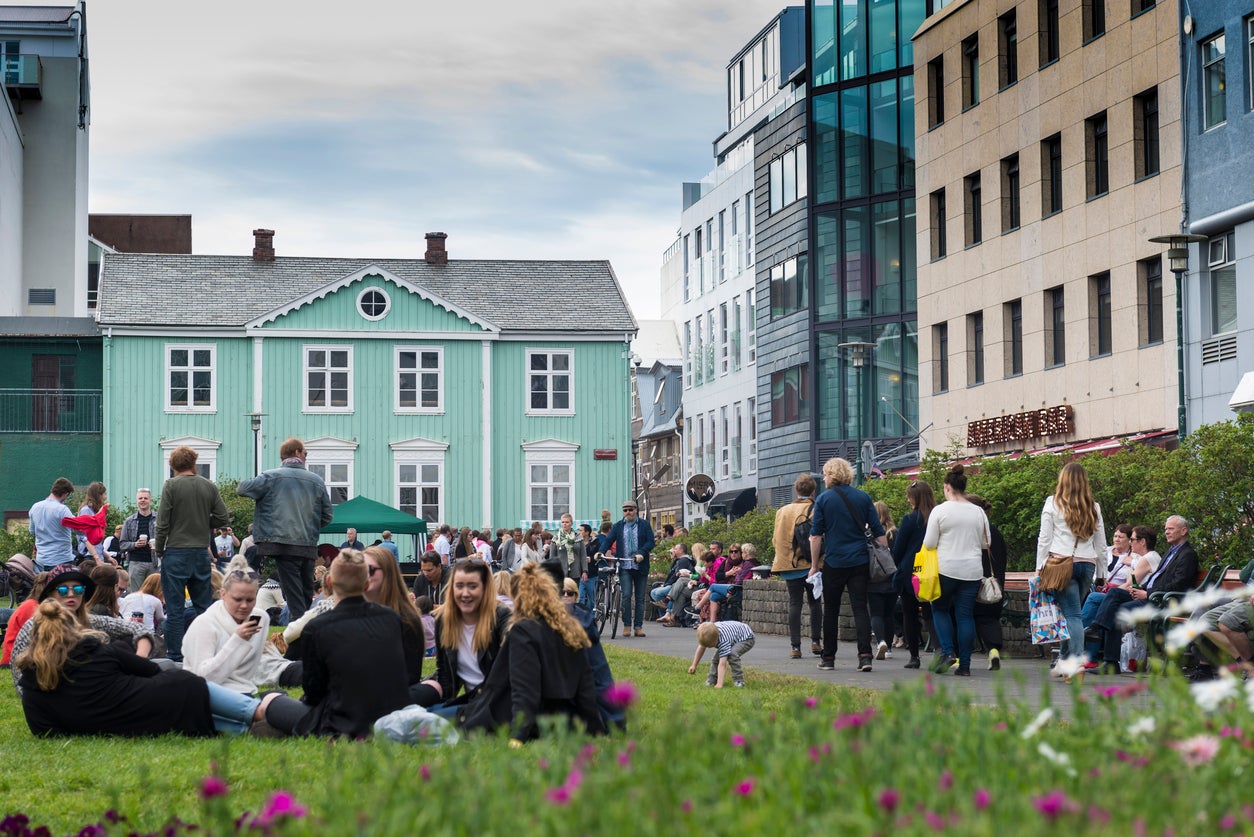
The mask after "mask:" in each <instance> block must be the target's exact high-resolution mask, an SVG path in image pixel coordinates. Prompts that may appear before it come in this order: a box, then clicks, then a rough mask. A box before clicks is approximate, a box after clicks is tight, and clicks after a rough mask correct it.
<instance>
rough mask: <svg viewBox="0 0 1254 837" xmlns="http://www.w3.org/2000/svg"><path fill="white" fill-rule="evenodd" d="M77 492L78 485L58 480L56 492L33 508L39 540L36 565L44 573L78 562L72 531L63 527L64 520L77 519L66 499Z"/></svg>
mask: <svg viewBox="0 0 1254 837" xmlns="http://www.w3.org/2000/svg"><path fill="white" fill-rule="evenodd" d="M73 491H74V483H72V482H70V481H69V480H67V479H66V478H65V477H57V478H56V481H55V482H53V483H52V492H51V493H50V494H49V495H48V496H47V497H45V498H44V499H42V500H40V501H39V502H38V503H36V504H35V505H33V506H31V507H30V512H29V513H28V514H29V516H30V533H31V534H32V535H34V536H35V564H36V565H37V566H38V567H39V569H40V571H47V570H51V569H52V568H53V567H56V566H59V565H61V564H69V563H72V562H73V561H74V552H73V550H72V549H71V547H70V530H69V529H66V528H65V527H64V526H62V525H61V521H62V520H64V519H65V518H67V517H73V516H74V512H72V511H70V509H69V507H68V506H66V505H65V498H66V497H69V496H70V493H71V492H73Z"/></svg>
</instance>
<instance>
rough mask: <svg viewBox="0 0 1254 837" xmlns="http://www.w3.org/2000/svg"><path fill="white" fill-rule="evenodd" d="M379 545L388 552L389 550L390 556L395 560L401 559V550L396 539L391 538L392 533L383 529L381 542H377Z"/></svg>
mask: <svg viewBox="0 0 1254 837" xmlns="http://www.w3.org/2000/svg"><path fill="white" fill-rule="evenodd" d="M379 546H381V547H383V548H384V549H386V550H387V551H388V552H391V553H392V557H393V558H395V559H396V560H397V561H399V560H401V550H400V548H399V547H398V546H397V545H396V541H394V540H392V533H391V532H389V531H388V530H387V529H384V530H383V543H381V544H379Z"/></svg>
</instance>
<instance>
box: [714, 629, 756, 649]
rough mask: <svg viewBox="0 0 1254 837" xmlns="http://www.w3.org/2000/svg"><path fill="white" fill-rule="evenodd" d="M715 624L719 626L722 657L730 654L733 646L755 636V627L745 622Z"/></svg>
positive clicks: (719, 647)
mask: <svg viewBox="0 0 1254 837" xmlns="http://www.w3.org/2000/svg"><path fill="white" fill-rule="evenodd" d="M714 626H715V627H716V628H718V646H717V648H718V655H719V656H720V657H727V656H730V655H731V652H732V647H733V646H735V645H736V644H737V643H740V642H744V641H745V640H749V639H753V638H754V636H753V628H750V627H749V626H748V625H746V624H745V623H744V622H731V621H728V622H715V623H714Z"/></svg>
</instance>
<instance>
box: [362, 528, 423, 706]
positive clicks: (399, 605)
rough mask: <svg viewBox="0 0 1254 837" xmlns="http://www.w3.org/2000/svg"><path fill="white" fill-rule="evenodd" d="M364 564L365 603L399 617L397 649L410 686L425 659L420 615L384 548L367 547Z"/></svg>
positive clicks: (393, 559)
mask: <svg viewBox="0 0 1254 837" xmlns="http://www.w3.org/2000/svg"><path fill="white" fill-rule="evenodd" d="M362 557H363V558H364V559H365V561H366V572H367V574H368V576H369V578H368V581H367V582H366V601H368V602H374V603H375V604H380V605H383V606H384V607H390V608H391V609H392V610H394V611H396V615H397V616H399V617H401V645H402V646H403V647H404V649H405V673H406V680H405V682H406V683H408V684H409V685H410V686H414V685H416V684H418V683H419V682H421V681H422V661H423V659H424V658H425V657H426V651H427V634H426V631H425V630H423V627H422V614H421V613H419V612H418V608H417V607H415V606H414V603H413V600H411V599H410V598H409V588H408V587H406V586H405V579H404V578H403V577H402V576H401V568H400V565H399V564H397V563H396V556H395V555H393V554H392V550H390V549H388V548H387V547H386V546H369V547H366V549H365V551H364V552H363V553H362Z"/></svg>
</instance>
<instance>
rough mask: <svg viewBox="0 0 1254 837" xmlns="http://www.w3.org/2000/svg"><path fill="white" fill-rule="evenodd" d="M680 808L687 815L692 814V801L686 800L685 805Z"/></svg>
mask: <svg viewBox="0 0 1254 837" xmlns="http://www.w3.org/2000/svg"><path fill="white" fill-rule="evenodd" d="M679 807H680V809H681V810H683V812H684V813H685V814H691V813H692V800H691V799H685V800H684V803H683V804H682V805H680V806H679Z"/></svg>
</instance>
